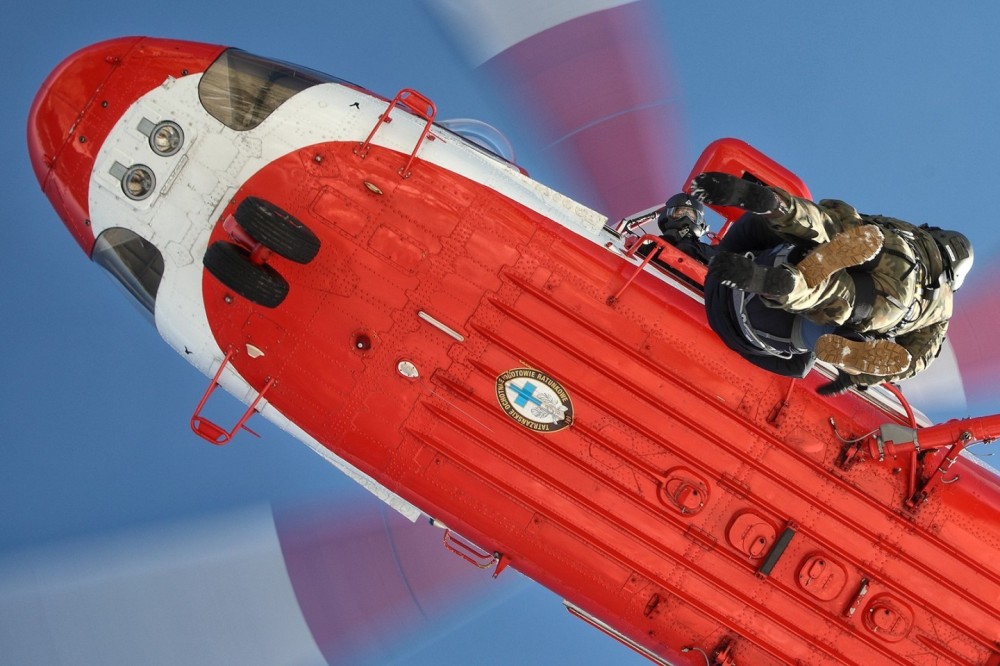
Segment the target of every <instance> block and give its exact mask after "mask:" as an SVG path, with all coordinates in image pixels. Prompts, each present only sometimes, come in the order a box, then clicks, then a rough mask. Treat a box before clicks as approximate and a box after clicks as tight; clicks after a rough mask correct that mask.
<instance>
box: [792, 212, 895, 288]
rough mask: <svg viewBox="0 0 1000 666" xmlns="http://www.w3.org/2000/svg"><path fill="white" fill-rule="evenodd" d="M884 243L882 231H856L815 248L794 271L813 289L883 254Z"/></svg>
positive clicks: (867, 226)
mask: <svg viewBox="0 0 1000 666" xmlns="http://www.w3.org/2000/svg"><path fill="white" fill-rule="evenodd" d="M884 239H885V236H883V235H882V231H881V229H879V228H878V227H876V226H873V225H870V224H865V225H862V226H860V227H854V228H852V229H848V230H846V231H842V232H840V233H839V234H837V235H836V236H834V237H833V238H831V239H830V240H829V241H827V242H826V243H823V244H822V245H819V246H817V247H815V248H813V249H812V250H811V251H810V252H809V254H807V255H806V257H805V258H804V259H803V260H802V261H800V262H799V263H798V264H796V266H795V267H796V268H797V269H798V270H799V272H800V273H801V274H802V277H803V279H804V280H805V282H806V285H808V286H809V288H813V287H816V286H817V285H818V284H820V283H821V282H823V280H825V279H827V278H828V277H830V276H831V275H833V274H834V273H836V272H837V271H839V270H841V269H844V268H850V267H851V266H860V265H861V264H863V263H865V262H867V261H871V260H872V259H874V258H875V256H876V255H878V253H879V252H881V251H882V242H883V240H884Z"/></svg>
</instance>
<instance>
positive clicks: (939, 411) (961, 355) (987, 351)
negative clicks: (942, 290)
mask: <svg viewBox="0 0 1000 666" xmlns="http://www.w3.org/2000/svg"><path fill="white" fill-rule="evenodd" d="M998 283H1000V269H997V268H995V265H994V264H993V263H992V262H990V263H988V262H986V261H982V260H979V262H978V263H977V265H976V267H975V268H974V269H973V271H972V273H971V274H970V275H969V282H968V283H967V284H966V285H965V286H964V287H963V288H962V290H961V291H959V292H958V294H957V295H956V296H955V312H954V314H953V315H952V318H951V322H950V323H949V325H948V340H947V341H946V343H945V345H944V348H943V349H942V350H941V354H940V355H939V356H938V358H937V359H936V360H935V361H934V363H932V364H931V366H930V367H929V368H928V369H927V370H926V371H924V372H923V373H921V374H919V375H917V376H916V377H914V378H913V379H908V380H906V381H905V382H903V384H902V387H903V391H904V393H905V394H906V396H907V399H909V400H910V401H911V402H912V403H913V404H914V405H916V406H917V407H920V408H921V409H922V410H924V411H925V412H927V413H928V414H929V415H931V416H934V415H935V414H936V415H938V416H939V417H940V418H953V417H955V416H958V415H959V414H958V413H956V412H961V413H964V414H968V415H973V416H974V415H984V414H996V413H997V412H1000V390H998V389H997V377H998V375H1000V345H998V343H997V337H996V333H995V331H996V328H997V322H1000V293H998V292H997V288H996V285H997V284H998Z"/></svg>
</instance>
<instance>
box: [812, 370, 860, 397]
mask: <svg viewBox="0 0 1000 666" xmlns="http://www.w3.org/2000/svg"><path fill="white" fill-rule="evenodd" d="M856 381H857V379H856V378H855V377H854V375H850V374H848V373H846V372H840V373H837V378H836V379H834V380H833V381H831V382H827V383H826V384H820V385H819V386H817V387H816V393H819V394H820V395H828V396H829V395H843V394H844V393H847V389H849V388H851V387H852V386H853V387H854V388H856V389H858V390H859V391H867V390H868V387H867V386H866V385H865V384H856V383H855V382H856Z"/></svg>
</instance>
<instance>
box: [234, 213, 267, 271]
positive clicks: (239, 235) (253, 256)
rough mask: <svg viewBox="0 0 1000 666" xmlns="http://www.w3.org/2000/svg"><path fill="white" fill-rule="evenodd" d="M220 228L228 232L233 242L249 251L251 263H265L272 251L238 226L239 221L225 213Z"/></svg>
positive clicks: (258, 264) (259, 264)
mask: <svg viewBox="0 0 1000 666" xmlns="http://www.w3.org/2000/svg"><path fill="white" fill-rule="evenodd" d="M222 229H223V231H225V232H226V233H227V234H229V238H231V239H232V240H233V242H234V243H236V244H237V245H239V246H240V247H242V248H244V249H245V250H246V251H247V252H249V253H250V262H251V263H253V264H255V265H257V266H261V265H263V264H266V263H267V260H268V259H270V258H271V254H272V252H271V250H270V248H268V247H267V246H265V245H263V244H262V243H258V242H257V241H255V240H254V239H253V237H252V236H251V235H250V234H248V233H247V232H246V231H245V230H244V229H243V227H241V226H240V223H239V222H237V221H236V218H235V217H233V216H232V215H227V216H226V219H225V220H223V221H222Z"/></svg>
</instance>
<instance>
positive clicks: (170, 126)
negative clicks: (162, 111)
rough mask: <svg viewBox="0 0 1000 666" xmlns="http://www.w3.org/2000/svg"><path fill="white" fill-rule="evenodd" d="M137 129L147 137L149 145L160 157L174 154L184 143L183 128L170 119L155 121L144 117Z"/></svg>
mask: <svg viewBox="0 0 1000 666" xmlns="http://www.w3.org/2000/svg"><path fill="white" fill-rule="evenodd" d="M139 131H140V132H142V133H143V134H145V135H146V136H147V137H149V147H150V149H152V151H153V152H154V153H156V154H157V155H159V156H160V157H170V156H172V155H176V154H177V152H178V151H179V150H180V149H181V146H183V145H184V130H182V129H181V126H180V125H178V124H177V123H175V122H174V121H172V120H164V121H162V122H159V123H156V124H155V125H154V124H153V123H152V121H149V120H147V119H145V118H143V119H142V122H140V123H139Z"/></svg>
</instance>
